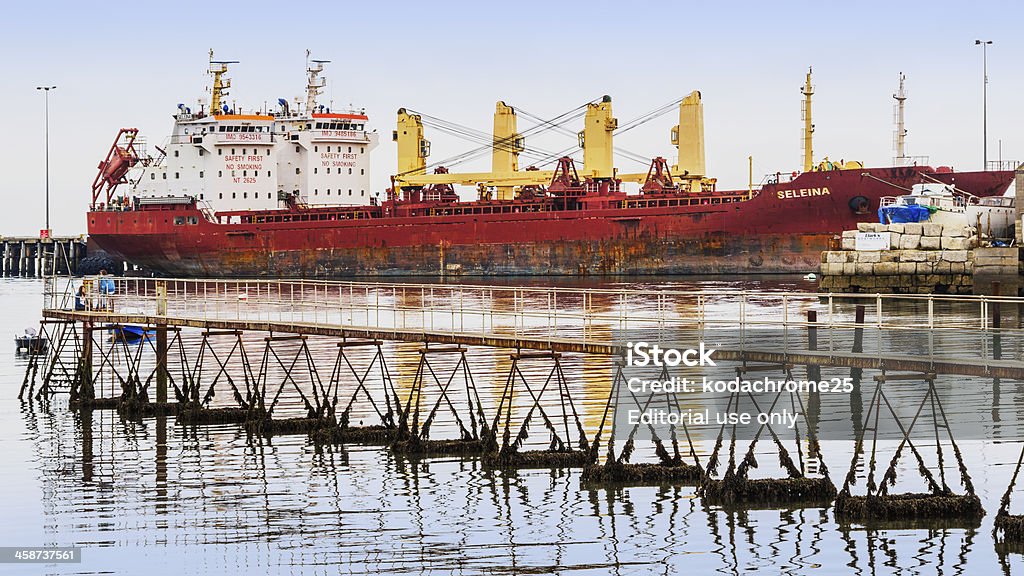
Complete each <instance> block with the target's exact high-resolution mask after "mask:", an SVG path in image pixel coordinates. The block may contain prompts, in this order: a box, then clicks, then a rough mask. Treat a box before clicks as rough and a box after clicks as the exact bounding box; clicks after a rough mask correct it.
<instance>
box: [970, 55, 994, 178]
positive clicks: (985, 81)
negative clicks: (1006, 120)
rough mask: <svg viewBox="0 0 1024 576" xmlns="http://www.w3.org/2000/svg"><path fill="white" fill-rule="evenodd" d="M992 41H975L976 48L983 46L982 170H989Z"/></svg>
mask: <svg viewBox="0 0 1024 576" xmlns="http://www.w3.org/2000/svg"><path fill="white" fill-rule="evenodd" d="M991 43H992V41H991V40H975V41H974V45H975V46H981V70H982V77H983V78H982V84H981V139H982V143H981V150H982V158H983V164H982V165H981V169H982V170H988V45H989V44H991Z"/></svg>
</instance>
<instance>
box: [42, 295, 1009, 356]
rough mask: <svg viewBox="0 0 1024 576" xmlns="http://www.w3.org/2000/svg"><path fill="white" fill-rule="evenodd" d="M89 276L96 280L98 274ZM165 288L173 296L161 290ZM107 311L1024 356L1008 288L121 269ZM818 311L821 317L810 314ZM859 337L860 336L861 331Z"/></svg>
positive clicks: (580, 339) (584, 339)
mask: <svg viewBox="0 0 1024 576" xmlns="http://www.w3.org/2000/svg"><path fill="white" fill-rule="evenodd" d="M50 282H52V283H53V284H52V286H50V287H49V288H48V289H47V290H46V299H47V301H46V302H45V303H44V306H45V307H46V308H49V309H67V307H68V306H69V304H68V303H69V302H73V301H74V291H75V290H77V283H76V282H67V280H66V279H64V284H60V279H51V280H50ZM87 282H88V283H89V285H91V286H95V285H96V284H97V283H96V282H95V279H87ZM158 285H162V286H164V287H165V288H166V298H164V297H162V296H160V295H159V294H158ZM103 302H104V303H105V304H104V306H105V307H104V308H103V309H101V310H97V311H98V312H103V313H105V314H111V313H113V314H119V315H124V316H125V317H139V318H149V319H150V320H152V319H153V318H154V317H156V316H157V311H158V309H160V307H161V306H163V307H165V308H166V312H165V314H162V316H166V317H168V318H173V319H179V320H195V321H200V322H201V321H212V320H226V321H244V322H253V323H259V322H274V323H279V324H280V323H283V324H286V325H287V324H291V325H294V326H296V327H302V326H305V327H308V326H324V327H342V328H344V327H352V328H356V327H358V328H372V329H380V330H394V331H401V332H403V333H405V334H407V335H408V334H417V333H423V334H425V333H427V332H430V333H431V334H447V335H452V336H466V335H477V336H482V337H489V336H495V337H512V338H516V339H523V340H530V341H532V342H533V343H534V344H536V343H538V342H540V343H543V342H551V343H553V342H555V341H558V342H566V341H571V342H574V343H578V344H581V345H591V344H592V345H600V346H616V345H621V344H622V343H624V342H626V341H630V340H635V339H636V338H639V337H643V338H647V339H654V340H655V341H657V339H659V338H662V339H671V338H688V339H692V338H698V337H699V338H702V339H704V340H710V342H711V344H712V345H723V343H734V344H735V343H740V344H742V345H744V346H747V347H748V348H749V347H755V346H757V345H759V343H760V345H764V346H771V347H774V348H777V347H778V346H779V345H780V342H781V343H783V344H785V345H786V347H787V348H786V349H790V348H791V347H792V346H796V347H798V348H799V347H801V346H802V347H803V348H800V349H806V348H807V346H809V340H810V335H811V333H814V335H815V339H816V340H817V347H816V348H815V350H816V351H818V352H821V353H824V352H828V353H849V352H850V351H851V350H852V349H853V347H854V346H855V344H856V341H858V340H860V341H861V347H862V350H863V352H861V353H862V354H865V355H869V356H870V355H877V356H881V355H886V356H889V357H891V356H892V355H894V354H895V355H897V356H905V357H908V358H916V359H921V358H922V357H927V358H931V359H943V360H944V361H950V359H953V360H956V361H958V362H976V361H978V360H979V359H992V358H994V357H999V358H1001V359H1004V360H1006V361H1011V362H1020V361H1021V360H1022V359H1024V329H1022V326H1024V324H1022V320H1021V319H1022V318H1024V299H1022V298H1018V297H1010V296H992V295H974V296H966V295H962V296H954V295H889V294H873V295H865V294H826V293H803V292H782V291H728V290H722V291H719V290H688V289H673V288H664V289H628V288H624V289H616V288H572V287H522V286H500V285H478V284H422V283H404V282H394V283H377V282H334V281H313V280H192V279H188V280H179V279H168V280H156V279H147V278H118V279H116V280H115V289H114V292H113V294H109V295H104V298H103ZM809 313H813V314H809ZM858 334H859V336H858Z"/></svg>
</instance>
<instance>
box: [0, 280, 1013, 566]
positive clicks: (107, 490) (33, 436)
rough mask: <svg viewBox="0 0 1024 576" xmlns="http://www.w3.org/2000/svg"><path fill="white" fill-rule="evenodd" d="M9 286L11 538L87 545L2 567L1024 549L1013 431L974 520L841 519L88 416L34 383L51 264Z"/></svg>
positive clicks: (898, 556)
mask: <svg viewBox="0 0 1024 576" xmlns="http://www.w3.org/2000/svg"><path fill="white" fill-rule="evenodd" d="M622 285H623V284H617V286H622ZM630 285H631V286H632V287H639V286H642V284H635V283H633V284H630ZM694 286H695V285H693V284H689V283H686V282H681V283H678V287H694ZM701 287H703V288H709V287H710V288H720V289H743V288H758V289H776V290H790V291H795V290H801V289H808V288H809V287H813V284H811V285H808V284H806V283H802V281H801V280H800V279H799V278H791V277H787V278H776V279H745V280H738V281H734V280H729V279H718V280H713V281H710V282H707V283H703V284H701ZM0 298H2V302H3V303H4V307H3V309H2V311H0V318H2V320H0V325H2V326H3V327H4V328H6V333H7V334H8V338H9V340H8V342H9V344H8V348H6V349H4V350H5V351H4V352H3V353H2V354H0V378H2V381H3V382H4V386H3V392H2V393H0V455H2V456H3V462H2V465H0V510H2V511H3V514H2V517H3V522H0V546H26V547H29V546H31V547H38V546H81V547H82V548H83V553H82V562H81V563H80V564H59V565H31V566H29V565H18V566H15V565H10V564H8V565H3V564H0V573H2V574H175V575H179V576H180V575H187V574H211V573H217V574H337V573H343V574H381V573H386V574H450V573H452V574H481V573H497V574H548V573H556V574H652V573H655V574H677V573H684V572H685V573H692V574H710V573H721V574H740V573H747V572H751V571H754V570H767V572H766V573H771V574H774V573H786V574H847V573H852V574H916V573H922V572H923V573H941V574H992V573H1007V574H1009V573H1012V572H1014V571H1019V570H1021V569H1022V566H1024V562H1022V557H1021V556H1019V555H1015V554H1008V555H1002V554H1000V553H999V552H998V551H997V547H996V545H995V543H994V541H993V538H992V519H993V517H994V515H995V511H996V509H997V508H998V503H999V498H1000V497H1001V496H1002V493H1003V491H1004V490H1005V489H1006V486H1007V484H1008V482H1009V478H1010V475H1011V474H1012V472H1013V468H1014V465H1015V464H1016V461H1017V456H1018V453H1019V450H1020V445H1019V444H1018V443H1017V442H1013V441H1011V442H1003V441H993V440H979V439H968V440H963V441H962V442H961V447H962V448H963V450H964V452H965V454H966V457H967V466H968V467H969V469H970V470H971V471H972V475H973V479H974V482H975V485H976V488H977V491H978V494H979V496H980V497H981V499H982V501H983V503H984V505H985V508H986V510H987V511H988V514H987V515H986V517H985V519H984V521H983V522H982V524H981V526H980V527H976V528H958V527H945V526H941V525H938V524H935V525H928V524H925V525H921V526H919V527H916V528H914V529H905V528H903V529H887V528H884V527H873V528H871V529H868V528H865V527H862V526H840V525H838V524H837V523H836V522H835V520H834V517H833V514H832V510H831V508H804V509H792V510H778V509H757V510H726V509H722V508H720V507H715V506H710V505H707V504H705V503H704V502H702V501H701V499H700V498H698V497H696V496H695V489H694V488H693V487H686V486H681V487H672V486H661V487H626V488H617V489H606V488H591V487H588V486H581V482H580V471H579V470H576V469H568V470H524V471H495V470H489V469H486V468H485V467H483V466H481V464H480V462H479V460H478V459H471V458H467V459H461V458H455V457H444V458H433V459H425V460H409V459H406V458H404V457H402V456H399V455H396V454H394V453H392V452H391V451H389V450H388V449H387V448H385V447H382V446H370V445H359V444H351V445H344V446H327V447H322V448H318V447H316V446H314V445H313V444H312V443H311V442H310V441H309V440H308V439H307V438H306V437H305V436H279V437H274V438H273V439H272V440H267V439H265V438H258V437H249V436H247V435H246V433H245V431H244V429H243V428H242V427H240V426H237V425H218V426H203V427H196V428H191V427H183V426H179V425H176V424H175V423H174V419H173V418H167V419H161V418H146V419H143V420H141V421H134V422H133V421H129V420H123V419H122V418H121V417H119V416H118V415H117V413H116V412H113V411H95V412H93V413H92V415H91V417H88V416H83V415H82V414H79V413H76V412H74V411H72V410H70V409H69V408H68V405H67V399H66V396H56V397H53V398H52V399H49V400H47V401H42V402H38V401H37V402H27V401H26V402H22V401H19V400H18V399H17V398H16V396H17V392H18V388H19V386H20V384H21V382H22V378H23V375H24V371H25V367H26V364H27V360H26V359H25V358H24V357H21V356H16V355H15V353H14V348H13V343H11V342H10V338H11V337H13V335H14V334H17V333H20V332H21V331H22V330H23V329H24V328H26V327H32V326H35V325H36V324H37V323H38V321H39V309H40V301H41V300H42V283H41V282H40V281H34V280H15V279H10V280H3V281H2V282H0ZM496 354H498V353H497V352H496ZM504 354H506V355H507V351H505V352H504ZM581 369H582V368H581V366H580V365H578V364H577V365H571V366H568V367H567V369H566V371H567V373H568V375H569V377H570V378H572V374H573V373H574V372H573V371H574V370H577V371H578V370H581ZM400 372H401V371H400ZM964 382H966V383H968V384H970V385H967V384H965V385H963V386H962V387H961V390H962V398H961V402H958V407H957V409H958V410H960V411H961V413H965V414H978V415H984V416H985V418H986V419H987V420H986V422H985V423H984V425H985V426H986V428H987V429H988V430H990V431H991V432H992V435H991V438H998V437H1001V436H1002V437H1008V436H1009V435H1001V434H1000V416H999V415H1000V414H1001V413H1002V414H1011V413H1012V414H1016V413H1018V412H1020V411H1021V410H1022V409H1024V386H1022V383H1019V382H1002V383H1001V384H1000V385H998V386H996V387H994V386H993V383H992V381H991V380H988V381H985V380H980V379H978V380H964ZM577 385H581V384H578V383H574V386H577ZM606 386H607V384H606ZM602 392H604V394H605V395H606V394H607V388H604V389H603V390H594V391H592V393H590V392H588V393H586V394H584V396H585V398H587V400H586V402H589V403H591V404H594V405H598V404H600V402H601V401H602V400H601V396H602V394H601V393H602ZM590 410H591V408H587V409H586V410H585V411H587V412H589V411H590ZM979 417H980V416H979ZM825 452H826V454H827V455H828V456H829V460H830V462H831V466H832V468H833V479H834V480H835V481H841V478H842V475H843V474H844V473H845V466H846V465H847V463H848V462H850V456H851V454H852V448H851V447H850V446H849V443H840V442H835V443H830V445H829V446H828V447H827V448H826V450H825ZM905 460H906V459H905ZM909 467H910V464H909V463H906V462H904V470H902V471H901V473H902V474H904V475H906V474H907V470H909ZM1020 505H1021V504H1020V503H1018V506H1020ZM1015 508H1016V507H1015ZM1018 513H1019V512H1018Z"/></svg>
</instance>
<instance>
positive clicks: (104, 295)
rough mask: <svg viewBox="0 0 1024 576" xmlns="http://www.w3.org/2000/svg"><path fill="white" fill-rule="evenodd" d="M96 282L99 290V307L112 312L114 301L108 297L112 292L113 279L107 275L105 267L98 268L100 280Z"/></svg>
mask: <svg viewBox="0 0 1024 576" xmlns="http://www.w3.org/2000/svg"><path fill="white" fill-rule="evenodd" d="M97 284H98V286H97V287H98V288H99V291H100V308H102V309H103V310H106V311H108V312H112V311H113V310H114V303H113V300H112V299H111V298H110V297H111V295H113V294H114V281H113V280H112V279H110V278H108V277H107V269H106V268H104V269H102V270H100V281H99V282H98V283H97Z"/></svg>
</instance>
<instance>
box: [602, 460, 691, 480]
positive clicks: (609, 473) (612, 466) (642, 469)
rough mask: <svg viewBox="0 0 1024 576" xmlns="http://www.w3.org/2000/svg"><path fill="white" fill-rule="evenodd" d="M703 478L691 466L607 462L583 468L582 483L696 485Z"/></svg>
mask: <svg viewBox="0 0 1024 576" xmlns="http://www.w3.org/2000/svg"><path fill="white" fill-rule="evenodd" d="M703 476H704V472H703V470H701V468H700V467H699V466H694V465H692V464H684V463H678V464H673V465H671V466H668V465H665V464H660V463H659V464H651V463H643V464H626V463H623V462H618V461H613V460H609V461H608V463H607V464H591V465H589V466H586V467H584V468H583V476H582V481H583V482H587V483H595V484H635V485H649V484H696V483H697V482H698V481H700V479H701V478H702V477H703Z"/></svg>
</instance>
